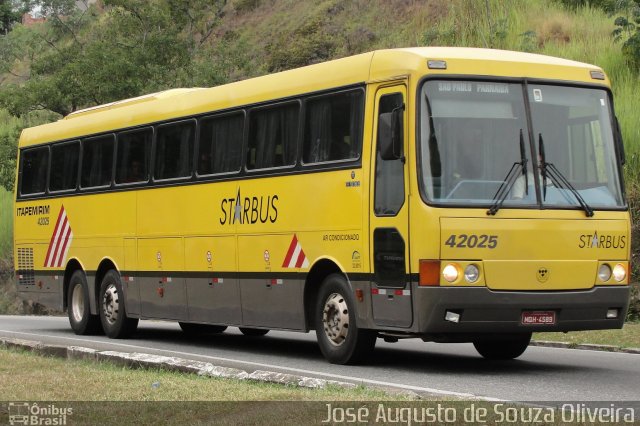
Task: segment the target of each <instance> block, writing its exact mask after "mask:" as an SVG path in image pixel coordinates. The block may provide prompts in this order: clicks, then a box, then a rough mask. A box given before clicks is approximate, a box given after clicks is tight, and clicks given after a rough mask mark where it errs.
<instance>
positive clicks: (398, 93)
mask: <svg viewBox="0 0 640 426" xmlns="http://www.w3.org/2000/svg"><path fill="white" fill-rule="evenodd" d="M406 93H407V90H406V85H404V84H402V85H394V86H384V87H381V88H380V89H378V91H377V93H376V107H375V118H374V126H375V129H374V151H373V153H372V160H373V166H372V168H371V174H372V175H371V182H373V185H372V189H371V197H370V200H371V201H370V204H371V212H372V214H371V216H370V218H371V219H370V224H371V228H370V235H369V237H370V241H371V247H372V250H370V251H369V252H370V256H371V259H370V261H371V265H372V266H373V278H372V282H371V303H372V311H373V320H374V322H375V324H376V325H379V326H392V327H410V326H411V324H412V322H413V312H412V303H411V282H410V279H409V277H410V275H409V274H410V271H409V261H408V260H409V213H408V211H409V205H408V204H409V203H408V202H407V195H408V191H407V182H408V170H407V165H406V164H405V163H406V162H405V153H406V152H407V128H408V126H407V113H406Z"/></svg>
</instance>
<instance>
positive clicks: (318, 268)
mask: <svg viewBox="0 0 640 426" xmlns="http://www.w3.org/2000/svg"><path fill="white" fill-rule="evenodd" d="M331 274H341V275H343V276H344V277H345V278H346V280H347V283H348V285H349V287H351V283H350V282H349V279H348V277H347V274H346V272H345V271H344V270H343V269H342V268H341V266H340V264H339V262H338V261H336V260H335V259H333V258H330V257H324V258H320V259H318V260H316V261H315V262H314V264H313V266H312V267H311V269H310V270H309V272H308V273H307V276H306V278H305V282H304V316H305V326H306V327H307V330H313V329H315V324H314V315H313V310H314V307H315V305H316V300H317V298H318V291H319V290H320V285H321V284H322V282H323V281H324V280H325V278H327V277H328V276H329V275H331Z"/></svg>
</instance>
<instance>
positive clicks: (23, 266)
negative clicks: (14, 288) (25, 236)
mask: <svg viewBox="0 0 640 426" xmlns="http://www.w3.org/2000/svg"><path fill="white" fill-rule="evenodd" d="M16 275H17V278H18V285H34V284H35V283H36V280H35V277H34V273H33V249H32V248H19V249H18V271H17V274H16Z"/></svg>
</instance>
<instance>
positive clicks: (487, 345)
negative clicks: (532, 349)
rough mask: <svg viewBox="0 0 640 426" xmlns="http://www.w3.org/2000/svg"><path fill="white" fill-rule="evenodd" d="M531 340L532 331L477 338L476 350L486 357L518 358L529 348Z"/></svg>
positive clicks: (496, 358) (474, 344) (498, 358)
mask: <svg viewBox="0 0 640 426" xmlns="http://www.w3.org/2000/svg"><path fill="white" fill-rule="evenodd" d="M529 342H531V333H525V334H522V335H519V336H516V337H509V338H505V339H487V340H476V341H475V342H473V346H475V348H476V350H477V351H478V353H479V354H480V355H482V356H483V357H484V358H486V359H495V360H506V359H514V358H518V357H519V356H520V355H522V354H523V353H524V351H526V350H527V347H528V346H529Z"/></svg>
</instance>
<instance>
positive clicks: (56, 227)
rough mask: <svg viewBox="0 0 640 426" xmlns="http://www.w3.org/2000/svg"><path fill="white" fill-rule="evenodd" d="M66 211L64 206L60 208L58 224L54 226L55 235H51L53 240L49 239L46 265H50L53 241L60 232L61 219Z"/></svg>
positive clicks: (45, 259)
mask: <svg viewBox="0 0 640 426" xmlns="http://www.w3.org/2000/svg"><path fill="white" fill-rule="evenodd" d="M63 213H64V206H62V208H61V209H60V213H58V220H56V226H55V228H53V235H51V241H49V249H48V250H47V256H46V257H45V258H44V266H50V265H49V264H48V260H49V255H51V249H52V248H53V241H54V240H55V238H56V233H57V232H58V226H59V225H60V219H61V218H62V214H63Z"/></svg>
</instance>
